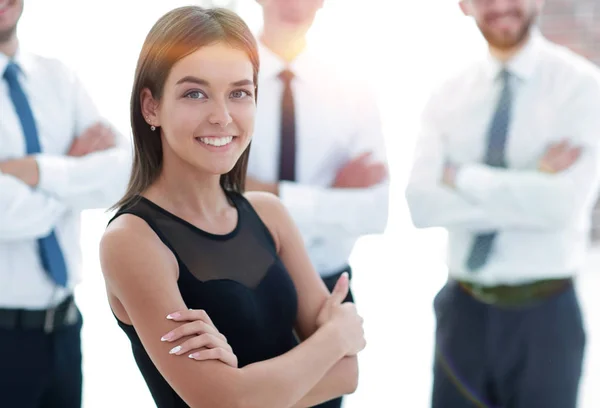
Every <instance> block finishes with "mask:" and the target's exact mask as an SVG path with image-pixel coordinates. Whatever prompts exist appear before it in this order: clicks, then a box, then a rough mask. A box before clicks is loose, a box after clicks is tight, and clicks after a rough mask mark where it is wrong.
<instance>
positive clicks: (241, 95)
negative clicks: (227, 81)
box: [231, 89, 252, 99]
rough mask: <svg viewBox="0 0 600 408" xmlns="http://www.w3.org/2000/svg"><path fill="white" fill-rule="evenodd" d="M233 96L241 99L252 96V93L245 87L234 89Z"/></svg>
mask: <svg viewBox="0 0 600 408" xmlns="http://www.w3.org/2000/svg"><path fill="white" fill-rule="evenodd" d="M231 96H232V97H233V98H234V99H241V98H245V97H247V96H252V95H251V94H250V92H248V91H246V90H245V89H239V90H237V91H233V92H232V93H231Z"/></svg>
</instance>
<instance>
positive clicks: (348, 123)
mask: <svg viewBox="0 0 600 408" xmlns="http://www.w3.org/2000/svg"><path fill="white" fill-rule="evenodd" d="M258 2H259V3H260V5H261V6H262V9H263V18H264V25H263V29H262V32H261V34H260V35H259V40H260V44H259V50H260V57H261V69H260V76H259V90H258V105H257V106H258V107H257V117H256V124H255V129H254V136H253V141H252V148H251V149H250V159H249V167H248V182H247V188H248V189H249V190H263V191H270V192H272V193H274V194H277V195H279V197H280V198H281V200H282V201H283V203H284V204H285V205H286V208H287V209H288V210H289V211H290V213H291V215H292V217H293V218H294V220H295V222H296V224H297V225H298V227H299V229H300V232H301V233H302V235H303V237H304V240H305V244H306V246H307V249H308V251H309V255H310V257H311V260H312V262H313V264H314V265H315V268H316V269H317V271H318V272H319V273H320V274H321V276H322V278H323V280H324V281H325V283H326V285H327V286H328V287H329V289H330V290H331V289H332V288H333V286H334V285H335V283H336V281H337V279H338V278H339V277H340V276H341V275H342V273H343V272H349V273H350V267H349V266H348V258H349V256H350V253H351V251H352V248H353V247H354V244H355V243H356V241H357V239H358V238H359V237H360V236H361V235H365V234H373V233H382V232H383V230H384V229H385V226H386V223H387V215H388V181H387V166H386V163H387V162H386V153H385V147H384V140H383V135H382V131H381V124H380V119H379V112H378V110H377V107H376V104H375V101H374V97H373V96H372V95H371V94H370V93H369V92H368V91H367V89H366V87H365V86H363V85H362V84H359V83H357V82H356V79H354V82H353V81H351V80H344V79H342V78H343V74H344V73H343V72H338V71H336V70H335V67H332V65H333V64H332V62H333V63H334V62H335V61H331V60H330V58H329V59H327V58H326V57H323V56H321V55H318V54H317V53H316V52H314V50H313V49H311V48H310V47H308V46H307V40H306V33H307V32H308V30H309V29H310V27H311V25H312V23H313V20H314V18H315V15H316V13H317V11H318V10H319V9H320V8H321V7H322V5H323V0H293V1H289V0H259V1H258ZM346 300H348V301H351V300H352V295H349V297H348V298H347V299H346ZM339 406H341V399H338V400H335V401H331V402H329V403H325V404H323V405H322V407H339Z"/></svg>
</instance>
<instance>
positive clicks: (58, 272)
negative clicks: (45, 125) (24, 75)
mask: <svg viewBox="0 0 600 408" xmlns="http://www.w3.org/2000/svg"><path fill="white" fill-rule="evenodd" d="M18 74H19V67H18V66H17V65H16V64H15V63H14V62H10V63H9V64H8V66H7V67H6V70H5V71H4V79H5V80H6V83H7V84H8V90H9V93H10V98H11V100H12V103H13V105H14V106H15V111H16V112H17V115H18V116H19V121H20V122H21V127H22V128H23V134H24V135H25V145H26V148H27V154H28V155H31V154H36V153H40V151H41V150H40V141H39V139H38V132H37V127H36V125H35V121H34V118H33V112H32V111H31V107H30V106H29V102H28V101H27V96H26V95H25V92H23V88H21V85H20V84H19V78H18ZM38 247H39V251H40V258H41V261H42V265H43V266H44V269H46V272H47V273H48V275H49V276H50V278H51V279H52V280H53V281H54V282H55V283H56V284H57V285H60V286H67V267H66V265H65V258H64V256H63V253H62V251H61V249H60V246H59V243H58V240H57V238H56V234H55V232H54V231H52V232H50V234H49V235H48V236H46V237H44V238H40V239H38Z"/></svg>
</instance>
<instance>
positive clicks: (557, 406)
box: [406, 0, 600, 408]
mask: <svg viewBox="0 0 600 408" xmlns="http://www.w3.org/2000/svg"><path fill="white" fill-rule="evenodd" d="M461 7H462V8H463V11H464V12H465V13H466V14H467V15H470V16H472V17H473V18H474V20H475V22H476V23H477V25H478V27H479V29H480V31H481V32H482V34H483V35H484V37H485V39H486V40H487V42H488V44H489V55H487V56H486V58H485V59H484V60H482V61H479V62H477V63H475V64H473V65H471V66H470V67H469V68H468V69H466V70H465V71H464V72H462V73H460V75H457V76H456V77H454V78H452V79H450V80H449V81H447V82H446V83H445V84H444V85H443V86H442V87H441V88H440V89H439V90H438V91H437V92H435V94H434V95H433V96H432V98H431V99H430V101H429V102H428V104H427V106H426V109H425V113H424V117H423V123H422V131H421V135H420V140H419V142H418V147H417V152H416V158H415V162H414V166H413V169H412V173H411V176H410V180H409V183H408V187H407V190H406V198H407V200H408V204H409V207H410V210H411V214H412V218H413V221H414V223H415V225H416V226H417V227H421V228H427V227H443V228H446V229H447V231H448V245H449V247H448V259H447V262H448V268H449V279H448V282H447V284H446V285H445V286H444V288H443V289H442V290H441V291H440V292H439V293H438V295H437V296H436V298H435V300H434V308H435V312H436V319H437V329H436V358H435V365H434V385H433V407H434V408H447V407H452V408H461V407H465V408H466V407H472V406H485V407H488V406H503V407H506V406H508V407H512V408H574V407H575V406H576V401H577V394H578V385H579V380H580V377H581V370H582V361H583V355H584V346H585V331H584V327H583V323H582V317H581V312H580V308H579V303H578V301H577V298H576V294H575V291H574V288H573V279H572V278H573V277H574V275H575V274H576V273H577V272H578V270H579V269H580V268H581V267H582V266H583V264H584V260H585V255H586V250H587V248H588V242H589V238H588V237H589V234H590V222H591V212H592V209H593V207H594V204H595V202H596V199H597V192H598V185H599V180H600V156H599V153H600V152H599V142H600V115H599V114H598V113H599V112H600V74H599V70H598V69H597V67H595V66H594V65H592V64H591V63H590V62H588V61H586V60H585V59H583V58H582V57H579V56H577V55H575V54H574V53H572V52H571V51H568V50H567V49H565V48H563V47H560V46H558V45H555V44H552V43H550V42H548V41H547V40H546V39H544V38H543V36H542V35H541V33H540V32H539V31H538V30H537V28H535V25H534V22H535V19H536V17H537V15H538V13H539V12H540V9H541V7H542V1H540V0H495V1H490V0H464V1H462V2H461Z"/></svg>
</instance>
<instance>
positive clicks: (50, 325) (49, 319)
mask: <svg viewBox="0 0 600 408" xmlns="http://www.w3.org/2000/svg"><path fill="white" fill-rule="evenodd" d="M55 314H56V307H53V308H51V309H48V310H46V315H45V316H44V333H52V331H53V330H54V316H55Z"/></svg>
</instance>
